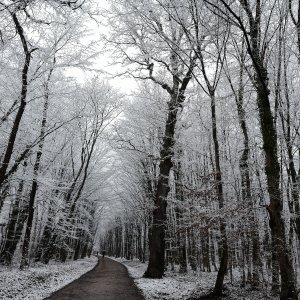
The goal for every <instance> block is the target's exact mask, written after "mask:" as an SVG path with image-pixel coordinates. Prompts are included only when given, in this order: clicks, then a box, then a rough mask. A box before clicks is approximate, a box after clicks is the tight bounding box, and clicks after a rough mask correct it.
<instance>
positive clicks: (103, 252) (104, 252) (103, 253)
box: [102, 250, 106, 258]
mask: <svg viewBox="0 0 300 300" xmlns="http://www.w3.org/2000/svg"><path fill="white" fill-rule="evenodd" d="M105 254H106V251H105V250H103V251H102V257H103V258H104V256H105Z"/></svg>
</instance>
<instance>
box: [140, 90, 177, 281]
mask: <svg viewBox="0 0 300 300" xmlns="http://www.w3.org/2000/svg"><path fill="white" fill-rule="evenodd" d="M171 97H172V99H171V101H170V105H169V110H168V117H167V121H166V127H165V134H164V141H163V146H162V149H161V151H160V157H161V159H160V164H159V168H160V173H159V177H158V182H157V189H156V194H155V209H154V210H153V220H152V226H151V233H150V236H149V249H150V257H149V264H148V268H147V270H146V272H145V274H144V277H147V278H162V276H163V275H164V269H165V230H166V221H167V215H166V209H167V201H166V199H167V196H168V193H169V191H170V188H169V174H170V170H171V168H172V166H173V163H172V158H173V156H174V152H173V146H174V144H175V140H174V134H175V126H176V121H177V109H178V108H177V107H176V106H175V105H174V104H175V103H176V102H177V95H174V94H173V95H172V96H171Z"/></svg>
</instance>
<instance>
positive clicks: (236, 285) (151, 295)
mask: <svg viewBox="0 0 300 300" xmlns="http://www.w3.org/2000/svg"><path fill="white" fill-rule="evenodd" d="M111 258H112V259H114V260H116V261H118V262H120V263H122V264H124V265H125V266H126V267H127V269H128V272H129V274H130V275H131V276H132V277H133V279H134V281H135V284H136V285H137V287H138V288H139V289H140V290H141V291H142V292H143V295H144V297H145V299H146V300H154V299H157V300H158V299H159V300H179V299H180V300H188V299H190V300H193V299H199V297H200V296H203V295H206V294H208V293H209V292H210V291H211V289H212V288H213V286H214V284H215V280H216V276H217V273H216V272H197V273H195V272H194V273H192V272H190V273H188V274H179V273H175V272H171V271H167V272H166V276H165V277H164V278H162V279H147V278H143V274H144V272H145V270H146V267H147V264H144V263H141V262H140V261H138V260H132V261H128V260H125V259H123V258H113V257H111ZM235 278H237V280H236V281H234V282H233V284H231V283H230V282H228V280H227V281H226V280H225V287H226V288H227V294H228V296H227V297H224V298H222V299H224V300H229V299H230V300H259V299H279V297H278V298H277V297H271V296H270V295H269V294H268V292H267V290H260V291H254V290H253V289H251V288H250V287H248V288H247V287H245V288H241V287H240V281H239V280H238V276H235Z"/></svg>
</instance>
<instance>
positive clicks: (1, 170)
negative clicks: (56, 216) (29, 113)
mask: <svg viewBox="0 0 300 300" xmlns="http://www.w3.org/2000/svg"><path fill="white" fill-rule="evenodd" d="M12 18H13V21H14V24H15V26H16V29H17V33H18V35H19V37H20V39H21V42H22V46H23V50H24V54H25V61H24V65H23V70H22V84H21V93H20V105H19V108H18V110H17V114H16V116H15V119H14V123H13V127H12V129H11V132H10V135H9V139H8V143H7V146H6V149H5V153H4V156H3V160H2V162H1V165H0V190H3V189H4V187H3V184H4V182H5V180H6V179H7V178H6V175H7V174H6V173H7V169H8V166H9V163H10V160H11V157H12V154H13V150H14V145H15V140H16V137H17V134H18V131H19V127H20V123H21V120H22V117H23V113H24V111H25V107H26V97H27V85H28V71H29V65H30V59H31V52H32V51H29V49H28V45H27V41H26V38H25V35H24V31H23V28H22V26H21V25H20V23H19V20H18V18H17V16H16V14H15V13H13V14H12ZM1 200H3V199H2V198H0V210H1V208H2V205H3V201H1Z"/></svg>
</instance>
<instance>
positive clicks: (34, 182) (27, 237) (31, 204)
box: [20, 68, 53, 269]
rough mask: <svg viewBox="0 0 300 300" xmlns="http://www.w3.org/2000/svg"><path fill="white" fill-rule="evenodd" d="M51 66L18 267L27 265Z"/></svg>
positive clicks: (46, 85)
mask: <svg viewBox="0 0 300 300" xmlns="http://www.w3.org/2000/svg"><path fill="white" fill-rule="evenodd" d="M52 71H53V68H52V69H51V70H50V72H49V75H48V79H47V82H46V84H45V96H44V97H45V102H44V107H43V119H42V124H41V131H40V143H39V145H38V151H37V153H36V159H35V163H34V166H33V180H32V186H31V191H30V196H29V207H28V218H27V222H26V227H25V236H24V242H23V246H22V258H21V264H20V268H21V269H23V268H24V267H27V266H29V244H30V238H31V231H32V224H33V218H34V211H35V196H36V193H37V191H38V181H37V177H38V174H39V171H40V165H41V159H42V155H43V146H44V135H45V131H46V124H47V110H48V103H49V82H50V78H51V74H52Z"/></svg>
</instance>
